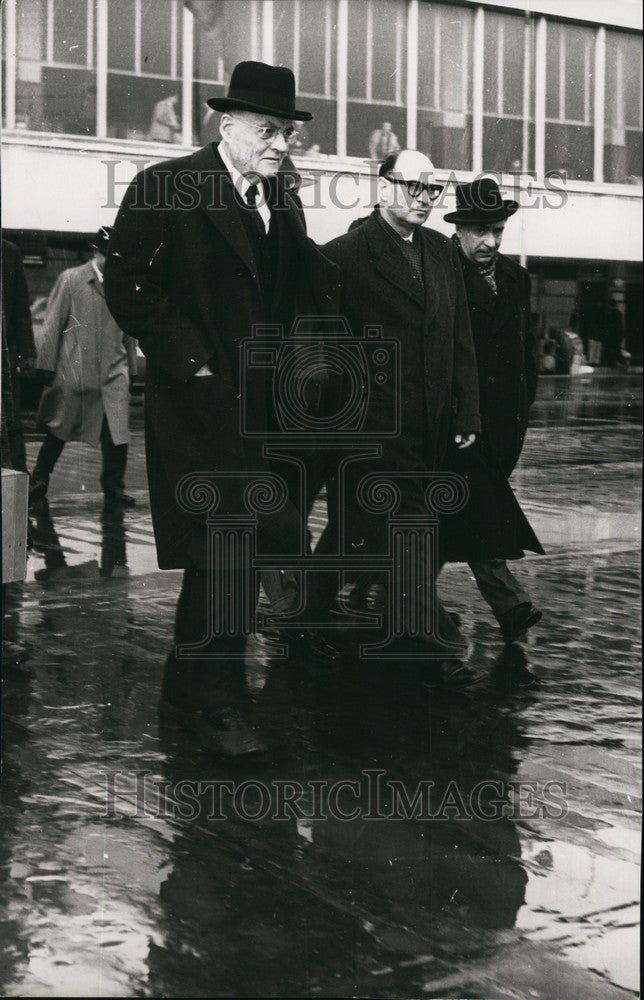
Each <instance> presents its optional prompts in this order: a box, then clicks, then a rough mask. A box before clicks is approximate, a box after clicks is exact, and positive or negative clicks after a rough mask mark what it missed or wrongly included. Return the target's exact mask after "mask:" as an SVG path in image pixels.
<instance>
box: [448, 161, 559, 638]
mask: <svg viewBox="0 0 644 1000" xmlns="http://www.w3.org/2000/svg"><path fill="white" fill-rule="evenodd" d="M518 207H519V205H518V203H517V202H516V201H512V200H509V199H506V200H504V199H503V198H502V197H501V191H500V189H499V186H498V184H497V183H496V181H495V180H494V179H493V178H491V177H483V178H480V179H478V180H476V181H473V182H472V183H471V184H458V185H457V186H456V211H455V212H450V213H448V214H447V215H446V216H445V221H446V222H451V223H453V224H454V225H455V226H456V234H455V235H454V236H453V237H452V238H453V240H454V242H455V243H456V246H457V247H458V250H459V257H460V262H461V267H462V270H463V279H464V282H465V291H466V293H467V302H468V307H469V314H470V321H471V325H472V336H473V338H474V347H475V349H476V360H477V364H478V374H479V400H480V413H481V425H482V432H481V435H480V437H479V439H478V441H477V443H476V446H475V447H474V448H472V449H471V452H469V453H461V452H457V451H453V452H452V455H451V464H452V467H453V469H454V470H455V471H458V472H461V474H463V475H464V476H465V478H466V479H467V480H468V484H469V487H470V497H469V501H468V504H467V506H466V508H465V509H464V510H463V511H462V512H460V513H459V514H456V515H454V516H453V517H449V518H445V519H444V522H443V525H442V526H441V535H440V544H441V558H442V560H443V561H447V562H462V561H464V562H467V563H469V566H470V569H471V570H472V573H473V574H474V578H475V580H476V583H477V586H478V588H479V590H480V592H481V595H482V596H483V598H484V599H485V600H486V601H487V603H488V604H489V605H490V607H491V609H492V613H493V614H494V616H495V618H496V619H497V621H498V623H499V626H500V628H501V632H502V634H503V637H504V639H505V640H506V641H507V642H514V641H515V640H516V639H518V638H520V637H521V636H522V635H523V634H524V633H525V631H526V629H528V628H530V627H531V626H533V625H536V624H537V622H538V621H539V620H540V619H541V611H539V610H538V609H537V608H536V607H535V606H534V605H533V604H532V602H531V600H530V597H529V596H528V594H527V593H526V592H525V590H524V588H523V587H522V586H521V584H520V583H519V581H518V580H517V579H516V578H515V577H514V576H513V574H512V573H511V572H510V570H509V569H508V566H507V561H506V560H507V559H517V558H520V557H521V556H523V554H524V553H523V550H524V549H529V550H531V551H533V552H539V553H542V552H543V549H542V547H541V545H540V543H539V541H538V539H537V537H536V535H535V534H534V532H533V530H532V528H531V527H530V525H529V523H528V521H527V519H526V517H525V515H524V514H523V512H522V510H521V508H520V506H519V504H518V502H517V500H516V497H515V496H514V493H513V492H512V489H511V487H510V485H509V482H508V479H509V477H510V475H511V473H512V471H513V469H514V467H515V465H516V463H517V462H518V460H519V456H520V454H521V449H522V448H523V440H524V437H525V433H526V429H527V426H528V417H529V413H530V406H531V405H532V403H533V402H534V399H535V396H536V391H537V364H536V357H535V345H534V343H533V337H532V330H531V322H530V320H531V314H530V276H529V274H528V272H527V271H526V269H525V268H523V267H521V266H520V265H519V264H516V263H514V261H511V260H510V259H509V258H508V257H505V256H504V255H503V254H501V253H499V248H500V246H501V239H502V237H503V230H504V228H505V223H506V221H507V219H508V218H509V217H510V216H512V215H514V213H515V212H516V211H517V209H518Z"/></svg>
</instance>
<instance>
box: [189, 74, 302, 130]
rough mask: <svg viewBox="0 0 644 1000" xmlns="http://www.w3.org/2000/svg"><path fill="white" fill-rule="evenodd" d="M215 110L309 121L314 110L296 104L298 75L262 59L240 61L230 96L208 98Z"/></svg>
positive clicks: (231, 83) (230, 89)
mask: <svg viewBox="0 0 644 1000" xmlns="http://www.w3.org/2000/svg"><path fill="white" fill-rule="evenodd" d="M206 104H207V105H208V107H210V108H213V109H214V110H215V111H256V112H258V113H259V114H263V115H274V116H275V117H276V118H287V119H290V120H291V121H297V122H308V121H311V119H312V118H313V115H312V114H311V112H310V111H298V110H297V108H296V107H295V77H294V76H293V73H292V71H291V70H290V69H287V68H286V66H268V65H267V64H266V63H261V62H252V61H249V62H240V63H237V65H236V66H235V68H234V70H233V72H232V76H231V78H230V84H229V86H228V95H227V96H226V97H211V98H210V100H208V101H206Z"/></svg>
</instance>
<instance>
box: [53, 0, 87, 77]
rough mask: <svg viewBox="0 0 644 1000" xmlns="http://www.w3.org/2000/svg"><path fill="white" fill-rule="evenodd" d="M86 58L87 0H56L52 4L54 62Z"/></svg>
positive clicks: (76, 61) (78, 61)
mask: <svg viewBox="0 0 644 1000" xmlns="http://www.w3.org/2000/svg"><path fill="white" fill-rule="evenodd" d="M86 59H87V0H56V3H55V4H54V62H63V63H78V64H80V65H81V66H84V65H85V63H86Z"/></svg>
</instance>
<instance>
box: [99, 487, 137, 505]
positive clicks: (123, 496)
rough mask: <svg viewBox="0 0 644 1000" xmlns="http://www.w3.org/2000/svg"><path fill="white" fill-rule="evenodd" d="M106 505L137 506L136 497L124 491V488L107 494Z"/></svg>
mask: <svg viewBox="0 0 644 1000" xmlns="http://www.w3.org/2000/svg"><path fill="white" fill-rule="evenodd" d="M105 506H106V507H136V500H135V499H134V497H131V496H130V495H129V494H128V493H124V492H123V490H119V491H118V493H106V494H105Z"/></svg>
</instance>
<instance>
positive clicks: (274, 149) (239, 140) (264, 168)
mask: <svg viewBox="0 0 644 1000" xmlns="http://www.w3.org/2000/svg"><path fill="white" fill-rule="evenodd" d="M221 136H222V139H223V140H224V142H225V143H226V147H227V151H228V155H229V156H230V159H231V160H232V162H233V164H234V165H235V167H236V168H237V170H239V172H240V173H241V174H249V173H254V174H259V175H260V176H261V177H274V176H275V174H276V173H277V171H278V170H279V168H280V166H281V165H282V160H283V159H284V157H285V155H286V153H287V151H288V148H289V145H290V144H291V143H292V142H293V141H294V140H295V138H296V137H297V130H296V128H295V127H294V125H293V122H292V121H289V120H288V119H287V118H275V117H274V116H273V115H259V114H255V113H254V112H252V111H235V112H234V113H231V114H227V113H226V114H224V115H222V119H221Z"/></svg>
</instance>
